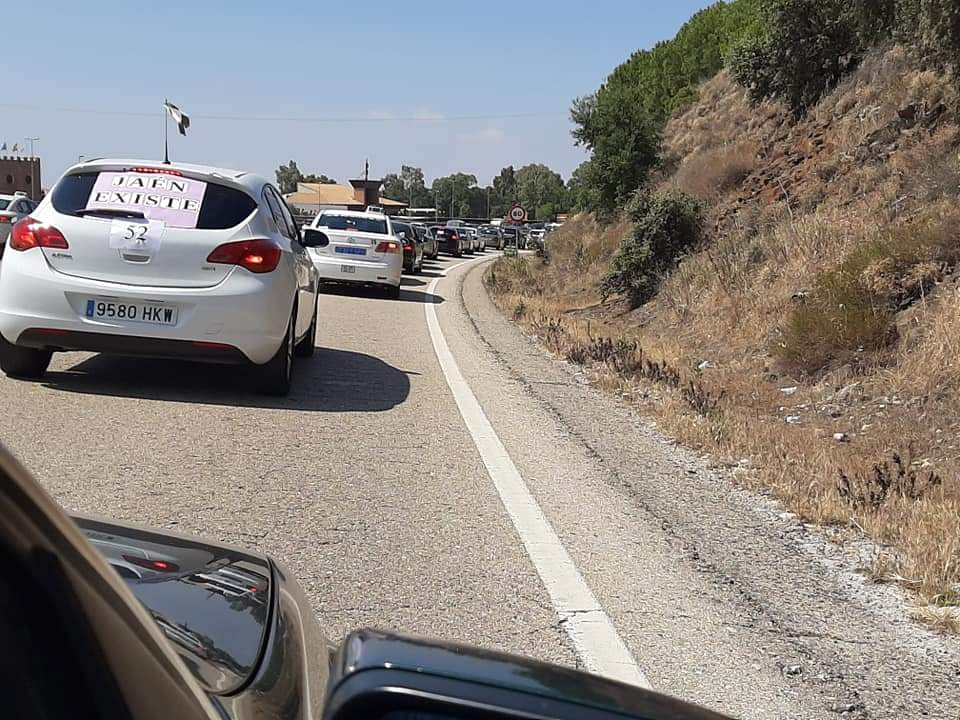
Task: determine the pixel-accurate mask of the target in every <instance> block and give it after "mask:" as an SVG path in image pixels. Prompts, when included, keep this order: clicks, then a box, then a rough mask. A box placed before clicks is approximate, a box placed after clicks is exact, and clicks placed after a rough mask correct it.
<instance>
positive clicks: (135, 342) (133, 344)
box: [17, 328, 249, 365]
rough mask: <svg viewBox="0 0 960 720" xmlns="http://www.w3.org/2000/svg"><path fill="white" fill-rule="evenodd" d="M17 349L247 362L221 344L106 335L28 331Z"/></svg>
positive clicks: (19, 341) (241, 356)
mask: <svg viewBox="0 0 960 720" xmlns="http://www.w3.org/2000/svg"><path fill="white" fill-rule="evenodd" d="M17 345H19V346H21V347H29V348H37V349H38V350H55V351H57V352H63V351H71V350H80V351H85V352H97V353H108V354H110V355H134V356H144V357H152V358H164V359H170V360H195V361H199V362H211V363H222V364H227V365H244V364H246V363H247V362H249V360H248V359H247V356H246V355H244V354H243V353H242V352H241V351H240V350H239V349H238V348H235V347H233V346H232V345H227V344H225V343H215V342H209V341H191V340H168V339H166V338H152V337H134V336H131V335H109V334H106V333H94V332H81V331H77V330H51V329H49V328H42V329H34V328H28V329H27V330H24V331H23V332H22V333H20V337H19V338H17Z"/></svg>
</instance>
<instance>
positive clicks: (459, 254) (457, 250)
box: [453, 248, 463, 258]
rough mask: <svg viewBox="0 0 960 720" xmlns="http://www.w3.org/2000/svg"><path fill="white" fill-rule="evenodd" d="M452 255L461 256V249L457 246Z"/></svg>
mask: <svg viewBox="0 0 960 720" xmlns="http://www.w3.org/2000/svg"><path fill="white" fill-rule="evenodd" d="M453 256H454V257H455V258H459V257H463V250H461V249H460V248H457V249H456V250H454V251H453Z"/></svg>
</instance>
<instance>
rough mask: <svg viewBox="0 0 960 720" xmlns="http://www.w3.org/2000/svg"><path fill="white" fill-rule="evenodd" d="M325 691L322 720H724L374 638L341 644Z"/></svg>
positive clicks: (533, 667) (549, 668) (524, 666)
mask: <svg viewBox="0 0 960 720" xmlns="http://www.w3.org/2000/svg"><path fill="white" fill-rule="evenodd" d="M327 687H328V690H327V697H326V703H325V711H324V716H323V720H361V718H362V719H363V720H368V719H369V720H407V719H408V718H430V719H431V720H465V719H466V718H478V717H483V718H491V719H496V720H513V719H514V718H516V719H517V720H520V719H521V718H551V719H555V720H583V719H584V718H590V719H591V720H624V718H646V719H647V720H668V719H669V720H680V719H681V718H682V719H683V720H725V716H722V715H718V714H716V713H713V712H711V711H709V710H704V709H702V708H698V707H695V706H692V705H689V704H687V703H684V702H681V701H680V700H674V699H673V698H669V697H665V696H663V695H659V694H657V693H655V692H652V691H650V690H646V689H644V688H640V687H636V686H634V685H627V684H625V683H622V682H617V681H614V680H608V679H606V678H602V677H598V676H596V675H589V674H587V673H584V672H580V671H578V670H572V669H570V668H563V667H558V666H555V665H547V664H546V663H541V662H538V661H536V660H530V659H527V658H521V657H515V656H511V655H504V654H501V653H496V652H492V651H488V650H480V649H477V648H472V647H466V646H460V645H452V644H447V643H441V642H437V641H428V640H419V639H413V638H405V637H401V636H398V635H391V634H387V633H383V632H379V631H374V630H361V631H359V632H355V633H352V634H351V635H349V636H348V637H347V638H346V639H345V640H344V641H343V643H342V645H341V646H340V650H339V652H338V654H337V656H336V659H335V660H334V664H333V667H332V668H331V677H330V681H329V684H328V685H327Z"/></svg>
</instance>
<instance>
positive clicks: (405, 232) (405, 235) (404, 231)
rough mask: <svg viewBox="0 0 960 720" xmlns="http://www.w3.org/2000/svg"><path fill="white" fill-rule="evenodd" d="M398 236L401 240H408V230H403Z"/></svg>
mask: <svg viewBox="0 0 960 720" xmlns="http://www.w3.org/2000/svg"><path fill="white" fill-rule="evenodd" d="M397 237H398V238H400V239H401V240H406V239H407V231H406V230H401V231H400V232H399V233H397Z"/></svg>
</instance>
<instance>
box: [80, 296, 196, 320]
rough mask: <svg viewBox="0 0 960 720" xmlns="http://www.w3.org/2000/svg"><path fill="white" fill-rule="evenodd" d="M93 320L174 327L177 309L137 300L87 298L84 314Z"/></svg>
mask: <svg viewBox="0 0 960 720" xmlns="http://www.w3.org/2000/svg"><path fill="white" fill-rule="evenodd" d="M84 314H85V315H86V316H87V317H88V318H91V319H93V320H123V321H126V322H139V323H148V324H150V325H176V324H177V307H176V305H168V304H166V303H150V302H143V301H139V300H116V299H114V300H107V299H101V298H88V299H87V309H86V312H85V313H84Z"/></svg>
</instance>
